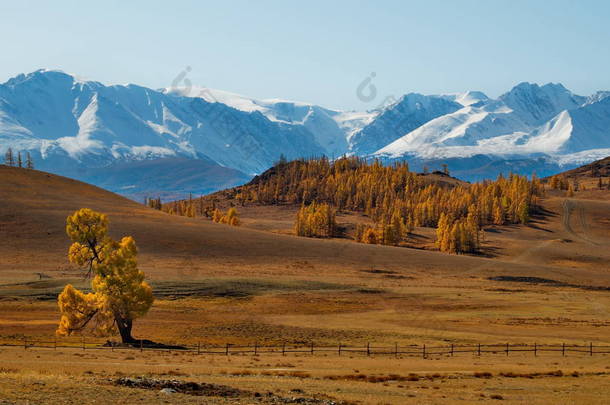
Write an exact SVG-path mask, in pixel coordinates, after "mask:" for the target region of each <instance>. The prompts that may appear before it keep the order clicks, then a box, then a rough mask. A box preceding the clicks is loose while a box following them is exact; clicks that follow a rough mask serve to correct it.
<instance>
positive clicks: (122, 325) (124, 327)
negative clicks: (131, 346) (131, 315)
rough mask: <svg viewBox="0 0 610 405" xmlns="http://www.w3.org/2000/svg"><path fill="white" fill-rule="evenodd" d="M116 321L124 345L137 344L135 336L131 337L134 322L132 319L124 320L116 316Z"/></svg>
mask: <svg viewBox="0 0 610 405" xmlns="http://www.w3.org/2000/svg"><path fill="white" fill-rule="evenodd" d="M114 320H115V322H116V324H117V327H118V328H119V333H120V334H121V340H122V341H123V343H135V341H136V340H135V339H134V338H133V336H131V328H132V327H133V321H132V320H131V319H123V318H121V317H119V316H115V318H114Z"/></svg>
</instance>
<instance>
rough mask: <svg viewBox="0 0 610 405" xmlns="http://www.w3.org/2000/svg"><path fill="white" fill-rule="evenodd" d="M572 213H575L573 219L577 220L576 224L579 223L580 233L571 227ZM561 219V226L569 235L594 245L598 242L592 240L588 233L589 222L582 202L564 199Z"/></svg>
mask: <svg viewBox="0 0 610 405" xmlns="http://www.w3.org/2000/svg"><path fill="white" fill-rule="evenodd" d="M573 213H576V215H575V220H576V221H577V222H578V224H579V225H580V227H581V229H582V232H580V233H578V232H576V231H574V229H573V228H572V223H571V222H572V221H571V219H572V214H573ZM561 221H562V223H563V228H564V229H565V230H566V232H568V233H569V234H570V235H572V236H574V237H575V238H578V239H581V240H583V241H585V242H587V243H590V244H592V245H595V246H598V245H599V243H597V242H595V241H594V240H592V239H591V237H590V235H589V224H588V222H587V218H586V213H585V207H584V205H583V204H582V202H580V201H576V200H569V199H566V200H565V201H564V202H563V216H562V218H561Z"/></svg>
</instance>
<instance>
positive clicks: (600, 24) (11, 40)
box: [0, 0, 610, 109]
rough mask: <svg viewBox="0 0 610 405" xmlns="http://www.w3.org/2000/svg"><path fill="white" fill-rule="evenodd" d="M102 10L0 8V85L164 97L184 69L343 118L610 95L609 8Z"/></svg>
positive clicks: (103, 6)
mask: <svg viewBox="0 0 610 405" xmlns="http://www.w3.org/2000/svg"><path fill="white" fill-rule="evenodd" d="M95 3H96V4H93V1H61V0H56V1H38V2H34V1H24V0H6V1H2V2H1V3H0V21H1V23H0V38H1V39H0V44H1V45H2V55H3V57H2V58H1V59H0V82H4V81H5V80H7V79H8V78H10V77H12V76H14V75H16V74H18V73H24V72H31V71H33V70H36V69H39V68H53V69H62V70H65V71H67V72H69V73H74V74H77V75H80V76H82V77H84V78H87V79H92V80H97V81H101V82H103V83H106V84H125V83H136V84H140V85H144V86H147V87H152V88H161V87H169V86H170V85H171V83H172V81H173V80H174V78H175V77H176V76H177V75H178V74H179V73H180V72H181V71H183V70H184V69H185V68H186V67H187V66H189V67H191V71H190V73H189V74H188V78H189V79H190V80H191V81H192V82H193V84H196V85H201V86H207V87H212V88H217V89H222V90H227V91H232V92H236V93H241V94H245V95H250V96H253V97H258V98H284V99H292V100H301V101H309V102H314V103H317V104H320V105H324V106H328V107H333V108H343V109H368V108H374V107H376V106H377V104H379V103H381V101H382V99H383V98H385V97H388V96H396V97H398V96H400V95H402V94H404V93H407V92H421V93H425V94H432V93H447V92H460V91H465V90H481V91H484V92H486V93H487V94H488V95H490V96H493V97H495V96H498V95H499V94H501V93H503V92H504V91H507V90H509V89H510V88H511V87H512V86H513V85H515V84H516V83H518V82H521V81H530V82H537V83H546V82H551V81H552V82H561V83H563V84H564V85H565V86H566V87H568V88H569V89H571V90H573V91H574V92H576V93H579V94H583V95H588V94H590V93H592V92H594V91H596V90H610V74H609V72H610V69H609V67H610V2H608V1H593V0H589V1H587V0H582V1H568V0H547V1H543V0H538V1H537V0H529V1H521V0H511V1H500V0H495V1H494V0H491V1H490V0H487V1H484V0H481V1H473V0H460V1H451V0H446V1H438V0H421V1H406V0H402V1H341V0H336V1H332V0H326V1H318V0H308V1H288V0H285V1H280V0H278V1H270V0H268V1H265V0H261V1H221V0H215V1H171V2H169V1H153V0H149V1H108V0H106V1H101V0H100V1H97V2H95ZM373 72H374V73H375V77H374V78H373V80H372V83H373V84H374V86H375V88H376V89H377V96H376V97H375V98H372V99H371V100H370V101H363V100H362V99H359V98H358V97H357V93H356V90H357V88H358V85H359V84H360V83H362V81H363V80H364V79H366V78H367V77H369V75H371V73H373ZM367 95H368V94H367ZM370 98H371V97H366V99H370Z"/></svg>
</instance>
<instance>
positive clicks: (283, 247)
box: [0, 165, 476, 282]
mask: <svg viewBox="0 0 610 405" xmlns="http://www.w3.org/2000/svg"><path fill="white" fill-rule="evenodd" d="M0 201H1V202H2V203H1V204H0V241H2V242H1V243H0V258H1V260H0V280H2V281H3V282H12V281H14V280H38V276H37V273H39V272H43V273H45V274H47V275H48V276H50V277H52V278H66V277H68V278H70V277H72V278H73V277H75V276H76V275H77V274H78V273H75V271H74V269H73V268H72V267H71V266H69V264H68V260H67V257H66V254H67V249H68V246H69V244H70V242H69V239H68V237H67V236H66V234H65V226H66V217H67V216H68V215H69V214H71V213H72V212H73V211H74V210H76V209H79V208H83V207H88V208H92V209H94V210H98V211H101V212H104V213H106V214H108V216H109V219H110V232H111V235H112V236H113V237H115V238H118V237H120V236H123V235H132V236H134V238H135V239H136V242H137V244H138V248H139V250H140V255H139V257H138V262H139V264H140V266H141V267H142V269H143V270H144V271H145V272H146V274H147V276H149V277H151V278H152V279H153V280H168V279H169V280H177V279H188V280H190V281H192V280H197V279H204V278H209V277H212V276H213V277H224V276H230V277H231V276H232V277H259V276H263V275H265V274H273V277H274V278H278V277H281V275H282V274H284V273H285V272H286V269H287V267H288V268H290V269H296V270H294V271H300V270H299V269H301V268H306V269H316V272H320V271H332V272H336V273H337V274H340V272H342V271H345V269H353V268H355V269H366V268H373V267H375V266H381V267H382V268H384V267H391V268H397V267H401V268H406V267H409V268H414V269H415V268H417V266H423V265H424V264H434V263H436V264H437V265H438V266H440V268H446V269H447V270H451V269H452V268H453V266H455V263H456V260H457V261H458V262H459V263H472V260H474V259H468V258H460V257H454V258H453V259H452V260H451V261H449V260H447V258H446V257H444V256H442V255H441V256H435V254H434V253H433V252H423V251H421V252H420V251H412V250H409V249H391V248H388V247H384V246H370V245H362V244H355V243H351V242H347V241H329V240H320V239H311V238H295V237H292V236H287V235H278V234H273V233H268V232H261V231H256V230H252V229H247V228H245V227H231V226H225V225H220V224H215V223H212V222H210V221H205V220H202V219H201V218H187V217H179V216H172V215H167V214H165V213H163V212H161V211H158V210H154V209H150V208H146V207H145V206H143V205H141V204H137V203H135V202H133V201H131V200H129V199H126V198H124V197H121V196H119V195H116V194H114V193H111V192H108V191H105V190H102V189H100V188H98V187H95V186H92V185H89V184H85V183H82V182H80V181H76V180H71V179H68V178H65V177H61V176H57V175H53V174H49V173H45V172H41V171H37V170H28V169H20V168H15V167H7V166H4V165H0ZM435 257H436V259H435ZM356 258H358V259H356ZM475 263H476V262H475ZM312 276H315V274H312ZM299 277H301V278H304V277H305V278H306V277H307V274H305V273H303V274H301V275H300V276H299Z"/></svg>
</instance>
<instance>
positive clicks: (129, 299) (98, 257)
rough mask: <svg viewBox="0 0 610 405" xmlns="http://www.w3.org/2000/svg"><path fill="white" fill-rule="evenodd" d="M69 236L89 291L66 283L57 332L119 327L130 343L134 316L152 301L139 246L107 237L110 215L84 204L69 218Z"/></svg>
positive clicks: (70, 255)
mask: <svg viewBox="0 0 610 405" xmlns="http://www.w3.org/2000/svg"><path fill="white" fill-rule="evenodd" d="M66 222H67V226H66V233H67V234H68V236H69V237H70V239H71V240H72V242H73V243H72V245H71V246H70V249H69V251H68V258H69V260H70V262H71V263H73V264H76V265H78V266H80V267H82V268H84V269H85V270H86V271H87V275H88V276H93V279H92V281H91V290H92V292H90V293H83V292H82V291H79V290H77V289H76V288H74V287H73V286H72V285H71V284H68V285H67V286H66V287H65V288H64V290H63V291H62V293H61V294H60V295H59V297H58V304H59V310H60V312H61V320H60V322H59V327H58V329H57V332H56V333H57V334H58V335H60V336H67V335H71V334H73V333H75V332H80V331H83V330H84V329H85V328H86V327H87V326H89V325H91V326H92V329H93V331H94V332H95V333H96V334H97V335H101V336H104V335H111V334H114V333H116V332H117V331H118V333H119V334H120V336H121V340H122V341H123V343H134V342H136V340H135V339H134V338H133V336H132V334H131V331H132V327H133V321H134V320H135V319H137V318H139V317H142V316H144V315H145V314H146V313H147V312H148V310H149V309H150V307H151V306H152V303H153V300H154V298H153V293H152V288H151V287H150V286H149V285H148V283H146V282H145V281H144V273H143V272H142V271H140V270H139V269H138V266H137V253H138V250H137V247H136V243H135V241H134V239H133V238H132V237H131V236H126V237H123V238H122V239H121V240H120V241H118V242H117V241H114V240H113V239H111V238H110V237H109V236H108V218H107V216H106V215H104V214H100V213H97V212H95V211H92V210H90V209H88V208H83V209H81V210H79V211H76V212H75V213H74V214H73V215H71V216H69V217H68V219H67V221H66Z"/></svg>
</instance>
